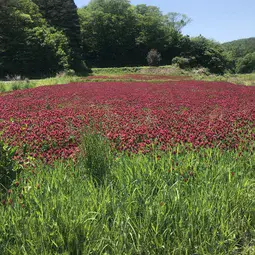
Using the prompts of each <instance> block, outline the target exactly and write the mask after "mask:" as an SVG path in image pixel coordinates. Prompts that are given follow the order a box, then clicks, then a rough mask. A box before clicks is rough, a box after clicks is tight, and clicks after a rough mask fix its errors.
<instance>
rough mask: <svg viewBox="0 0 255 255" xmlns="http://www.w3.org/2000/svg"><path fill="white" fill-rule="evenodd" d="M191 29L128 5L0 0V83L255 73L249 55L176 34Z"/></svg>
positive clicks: (180, 18)
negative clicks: (142, 70) (141, 70)
mask: <svg viewBox="0 0 255 255" xmlns="http://www.w3.org/2000/svg"><path fill="white" fill-rule="evenodd" d="M190 22H191V19H190V18H189V17H187V16H186V15H184V14H179V13H175V12H172V13H168V14H163V13H162V12H161V11H160V9H159V8H158V7H155V6H150V5H146V4H140V5H136V6H134V5H131V3H130V1H129V0H91V1H90V3H89V4H88V5H87V6H84V7H82V8H79V9H78V8H77V7H76V5H75V3H74V1H73V0H0V77H1V78H3V77H5V76H6V75H10V76H11V75H16V74H19V75H22V76H27V77H46V76H49V75H55V74H56V73H58V72H61V71H68V70H73V71H75V72H76V73H79V74H84V73H86V72H87V71H88V67H122V66H142V65H146V64H149V65H159V64H161V65H170V64H172V63H174V64H176V65H178V66H179V67H181V68H197V67H204V68H207V69H208V70H209V71H210V72H212V73H218V74H223V73H224V72H226V71H229V72H240V73H245V72H252V71H254V70H255V53H254V52H255V50H253V51H252V50H251V49H250V48H249V50H248V51H245V50H243V51H242V52H240V51H238V49H237V48H234V47H230V46H229V45H228V46H226V45H221V44H220V43H217V42H215V41H212V40H209V39H206V38H205V37H203V36H199V37H195V38H190V37H189V36H187V35H183V34H182V28H183V27H184V26H186V25H187V24H189V23H190ZM238 54H239V55H238ZM237 56H238V57H237ZM87 66H88V67H87Z"/></svg>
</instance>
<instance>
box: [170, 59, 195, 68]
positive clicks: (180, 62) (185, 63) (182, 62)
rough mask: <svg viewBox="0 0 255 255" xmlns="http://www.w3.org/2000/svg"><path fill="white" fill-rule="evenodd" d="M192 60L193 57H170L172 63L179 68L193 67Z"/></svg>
mask: <svg viewBox="0 0 255 255" xmlns="http://www.w3.org/2000/svg"><path fill="white" fill-rule="evenodd" d="M194 62H195V59H194V58H184V57H175V58H173V59H172V64H173V65H177V66H178V67H180V68H181V69H186V68H191V67H193V64H194Z"/></svg>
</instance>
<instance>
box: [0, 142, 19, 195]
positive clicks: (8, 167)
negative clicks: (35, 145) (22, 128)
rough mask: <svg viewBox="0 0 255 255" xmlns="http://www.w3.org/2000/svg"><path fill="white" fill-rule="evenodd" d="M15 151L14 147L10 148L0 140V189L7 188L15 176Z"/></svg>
mask: <svg viewBox="0 0 255 255" xmlns="http://www.w3.org/2000/svg"><path fill="white" fill-rule="evenodd" d="M15 152H16V149H15V148H11V147H9V146H7V145H5V144H4V143H3V142H2V141H0V191H2V190H3V189H8V187H9V186H10V185H11V183H12V181H13V180H14V179H15V178H16V174H17V170H18V168H17V164H16V163H15V161H14V160H13V156H14V154H15Z"/></svg>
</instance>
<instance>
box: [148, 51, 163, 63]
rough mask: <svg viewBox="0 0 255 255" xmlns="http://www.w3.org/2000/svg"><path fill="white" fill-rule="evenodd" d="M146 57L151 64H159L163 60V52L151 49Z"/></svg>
mask: <svg viewBox="0 0 255 255" xmlns="http://www.w3.org/2000/svg"><path fill="white" fill-rule="evenodd" d="M146 59H147V62H148V65H149V66H158V65H159V63H160V61H161V60H162V58H161V54H160V53H159V52H158V51H157V50H156V49H152V50H150V51H149V53H148V55H147V58H146Z"/></svg>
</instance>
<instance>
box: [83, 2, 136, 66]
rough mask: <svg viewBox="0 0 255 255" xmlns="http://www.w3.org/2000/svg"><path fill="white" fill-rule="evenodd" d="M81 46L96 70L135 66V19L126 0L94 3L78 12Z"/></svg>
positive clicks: (132, 9) (131, 8) (132, 10)
mask: <svg viewBox="0 0 255 255" xmlns="http://www.w3.org/2000/svg"><path fill="white" fill-rule="evenodd" d="M79 16H80V23H81V33H82V42H83V48H84V52H85V56H86V59H87V61H88V62H89V63H90V64H91V65H93V66H99V67H103V66H125V65H129V64H132V61H133V59H132V56H133V55H134V53H133V52H134V49H135V46H136V44H135V38H136V16H135V13H134V8H133V7H132V6H131V5H130V3H129V1H126V0H94V1H91V2H90V3H89V5H88V6H86V7H84V8H81V9H79Z"/></svg>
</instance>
